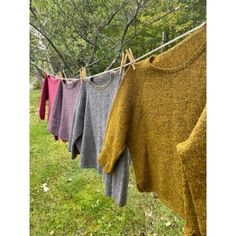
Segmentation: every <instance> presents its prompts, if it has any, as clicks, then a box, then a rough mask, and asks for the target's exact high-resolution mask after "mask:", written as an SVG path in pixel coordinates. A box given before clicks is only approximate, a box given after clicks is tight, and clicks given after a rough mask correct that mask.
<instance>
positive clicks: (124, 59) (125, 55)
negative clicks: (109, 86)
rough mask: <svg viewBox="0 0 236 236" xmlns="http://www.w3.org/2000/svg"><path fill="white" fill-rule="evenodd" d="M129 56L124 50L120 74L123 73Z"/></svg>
mask: <svg viewBox="0 0 236 236" xmlns="http://www.w3.org/2000/svg"><path fill="white" fill-rule="evenodd" d="M127 57H128V55H127V54H126V53H124V52H123V53H122V57H121V63H120V75H121V74H122V71H123V67H124V65H125V64H126V62H127Z"/></svg>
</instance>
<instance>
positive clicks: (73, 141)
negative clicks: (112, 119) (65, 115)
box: [68, 72, 130, 206]
mask: <svg viewBox="0 0 236 236" xmlns="http://www.w3.org/2000/svg"><path fill="white" fill-rule="evenodd" d="M120 79H121V78H120V75H119V72H107V73H105V74H102V75H99V76H96V77H94V78H91V79H90V80H87V81H86V82H85V83H83V84H82V85H81V87H80V93H79V96H78V98H77V102H76V106H75V113H74V117H73V124H72V129H71V136H70V140H69V147H68V150H69V151H70V152H71V153H72V159H74V158H76V156H77V154H79V153H80V167H81V168H96V169H97V170H98V172H99V173H100V174H103V178H104V184H105V194H106V195H107V196H110V197H113V198H114V199H115V201H116V202H117V204H118V205H119V206H124V205H125V204H126V202H127V194H128V180H129V164H130V158H129V153H128V149H127V150H125V151H124V153H123V154H122V157H121V158H120V159H119V161H118V163H117V164H116V166H115V169H114V170H113V171H112V173H110V174H105V173H104V172H103V170H102V168H101V166H100V165H99V164H98V161H97V158H98V156H99V153H100V151H101V149H102V145H103V140H104V136H105V131H106V123H107V119H108V115H109V111H110V108H111V106H112V103H113V99H114V97H115V94H116V91H117V89H118V87H119V83H120Z"/></svg>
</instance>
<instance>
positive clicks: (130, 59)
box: [125, 48, 136, 70]
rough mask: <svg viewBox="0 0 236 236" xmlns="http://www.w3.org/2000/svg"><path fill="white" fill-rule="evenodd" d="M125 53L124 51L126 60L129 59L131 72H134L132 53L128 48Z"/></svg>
mask: <svg viewBox="0 0 236 236" xmlns="http://www.w3.org/2000/svg"><path fill="white" fill-rule="evenodd" d="M125 51H126V54H127V56H128V58H129V61H130V64H131V66H132V68H133V70H136V68H135V65H134V63H135V60H134V55H133V53H132V50H131V49H130V48H128V49H126V50H125Z"/></svg>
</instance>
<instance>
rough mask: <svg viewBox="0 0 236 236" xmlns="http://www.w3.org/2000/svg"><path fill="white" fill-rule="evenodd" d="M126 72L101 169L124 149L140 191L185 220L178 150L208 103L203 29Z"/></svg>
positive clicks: (109, 167)
mask: <svg viewBox="0 0 236 236" xmlns="http://www.w3.org/2000/svg"><path fill="white" fill-rule="evenodd" d="M135 66H136V70H135V71H134V70H133V69H132V68H129V69H128V71H127V73H126V75H125V77H124V79H123V80H122V82H121V85H120V88H119V90H118V92H117V96H116V98H115V100H114V103H113V107H112V110H111V112H110V117H109V120H108V123H107V129H106V136H105V141H104V145H103V148H102V151H101V153H100V155H99V159H98V161H99V163H100V165H101V166H102V167H103V169H104V171H105V172H106V173H110V172H111V171H112V169H113V168H114V166H115V164H116V162H117V160H118V159H119V157H120V156H121V154H122V152H123V151H124V150H125V148H126V147H127V146H128V148H129V150H130V154H131V158H132V163H133V167H134V171H135V178H136V184H137V188H138V190H139V191H141V192H143V191H145V192H156V193H157V195H158V198H159V199H160V200H161V201H163V202H164V203H165V204H166V205H167V206H168V207H169V208H171V209H172V210H174V211H175V212H176V213H177V214H178V215H179V216H181V217H183V218H185V210H184V197H183V183H182V166H181V161H180V158H179V156H178V153H177V149H176V146H177V144H179V143H181V142H183V141H185V140H186V139H187V138H188V137H189V135H190V134H191V132H192V130H193V128H194V127H195V125H196V123H197V121H198V119H199V117H200V115H201V113H202V111H203V109H204V107H205V103H206V27H205V26H204V27H202V28H201V29H200V30H198V31H195V32H194V33H193V34H192V35H190V36H189V37H188V38H186V39H185V40H183V41H182V42H180V43H179V44H177V45H176V46H175V47H173V48H172V49H170V50H168V51H167V52H165V53H163V54H161V55H159V56H152V57H150V58H148V59H146V60H143V61H141V62H139V63H136V64H135Z"/></svg>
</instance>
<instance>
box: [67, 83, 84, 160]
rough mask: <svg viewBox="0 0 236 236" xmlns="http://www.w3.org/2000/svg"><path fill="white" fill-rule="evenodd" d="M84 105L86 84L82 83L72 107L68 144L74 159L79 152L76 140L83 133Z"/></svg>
mask: <svg viewBox="0 0 236 236" xmlns="http://www.w3.org/2000/svg"><path fill="white" fill-rule="evenodd" d="M85 107H86V85H85V83H83V84H82V85H81V86H80V90H79V95H78V97H77V100H76V104H75V108H74V115H73V120H72V126H71V131H70V138H69V144H68V151H69V152H71V157H72V159H75V158H76V156H77V155H78V154H79V153H80V150H79V148H78V145H77V141H78V140H79V139H80V138H81V137H82V135H83V129H84V116H85Z"/></svg>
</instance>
